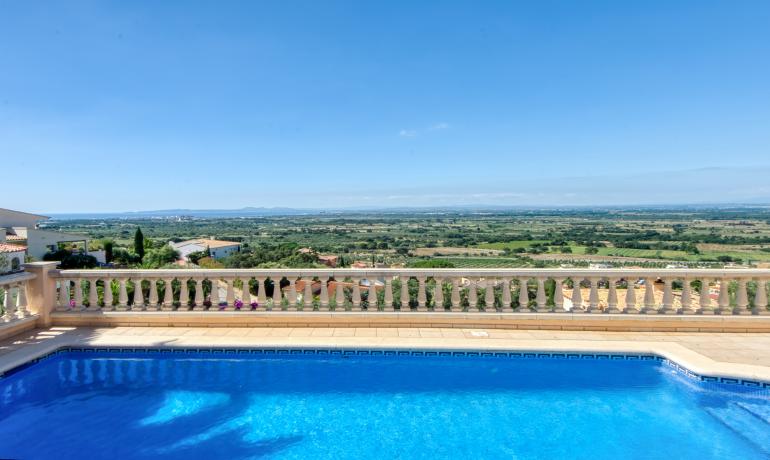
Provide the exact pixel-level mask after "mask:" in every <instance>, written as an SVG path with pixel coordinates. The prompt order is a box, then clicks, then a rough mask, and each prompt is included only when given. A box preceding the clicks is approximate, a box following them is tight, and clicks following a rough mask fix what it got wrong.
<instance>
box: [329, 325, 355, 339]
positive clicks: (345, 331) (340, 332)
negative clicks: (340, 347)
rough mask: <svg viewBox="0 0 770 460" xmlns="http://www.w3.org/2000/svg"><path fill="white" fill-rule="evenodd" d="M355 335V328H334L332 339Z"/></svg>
mask: <svg viewBox="0 0 770 460" xmlns="http://www.w3.org/2000/svg"><path fill="white" fill-rule="evenodd" d="M355 334H356V330H355V328H351V327H336V328H334V333H333V334H332V337H353V336H354V335H355Z"/></svg>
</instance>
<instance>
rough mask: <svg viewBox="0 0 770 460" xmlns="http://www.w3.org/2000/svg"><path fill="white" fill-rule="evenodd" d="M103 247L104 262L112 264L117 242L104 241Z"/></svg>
mask: <svg viewBox="0 0 770 460" xmlns="http://www.w3.org/2000/svg"><path fill="white" fill-rule="evenodd" d="M102 245H103V246H104V260H105V261H106V262H107V263H110V262H112V260H113V257H114V254H113V250H114V249H115V242H114V241H112V240H104V243H102Z"/></svg>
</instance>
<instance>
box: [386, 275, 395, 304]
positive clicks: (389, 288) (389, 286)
mask: <svg viewBox="0 0 770 460" xmlns="http://www.w3.org/2000/svg"><path fill="white" fill-rule="evenodd" d="M384 302H385V305H383V310H385V311H395V310H394V309H393V278H392V277H390V276H386V277H385V299H384Z"/></svg>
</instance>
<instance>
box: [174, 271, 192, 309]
mask: <svg viewBox="0 0 770 460" xmlns="http://www.w3.org/2000/svg"><path fill="white" fill-rule="evenodd" d="M188 282H189V279H188V278H187V277H185V276H183V277H181V278H179V308H178V309H177V311H187V310H189V309H190V286H189V285H188Z"/></svg>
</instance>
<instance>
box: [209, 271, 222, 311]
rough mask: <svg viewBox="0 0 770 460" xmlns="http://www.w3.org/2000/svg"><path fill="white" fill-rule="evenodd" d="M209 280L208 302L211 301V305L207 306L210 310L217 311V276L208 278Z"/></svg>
mask: <svg viewBox="0 0 770 460" xmlns="http://www.w3.org/2000/svg"><path fill="white" fill-rule="evenodd" d="M209 281H210V282H211V293H209V302H211V307H209V310H210V311H217V310H219V302H220V300H219V299H220V297H219V278H218V277H214V278H209Z"/></svg>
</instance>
